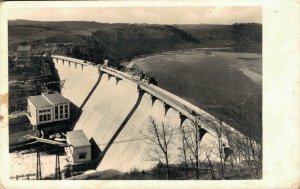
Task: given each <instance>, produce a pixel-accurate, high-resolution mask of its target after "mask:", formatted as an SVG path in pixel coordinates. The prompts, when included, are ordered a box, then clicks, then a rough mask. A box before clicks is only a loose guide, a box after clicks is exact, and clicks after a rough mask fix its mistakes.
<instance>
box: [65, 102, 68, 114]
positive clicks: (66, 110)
mask: <svg viewBox="0 0 300 189" xmlns="http://www.w3.org/2000/svg"><path fill="white" fill-rule="evenodd" d="M67 113H68V105H67V104H66V105H65V114H67Z"/></svg>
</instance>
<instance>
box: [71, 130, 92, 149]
mask: <svg viewBox="0 0 300 189" xmlns="http://www.w3.org/2000/svg"><path fill="white" fill-rule="evenodd" d="M67 138H68V139H69V141H70V145H73V147H80V146H90V145H91V144H90V142H89V140H88V138H87V137H86V135H85V134H84V132H83V131H82V130H75V131H69V132H67Z"/></svg>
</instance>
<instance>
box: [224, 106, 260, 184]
mask: <svg viewBox="0 0 300 189" xmlns="http://www.w3.org/2000/svg"><path fill="white" fill-rule="evenodd" d="M230 107H231V108H230V109H229V113H231V115H232V116H231V117H232V118H233V119H234V121H235V122H237V123H238V124H239V126H240V128H239V130H240V131H241V132H242V133H243V134H244V136H243V137H242V138H237V137H234V133H233V132H232V131H228V132H229V133H228V142H229V143H230V145H231V147H232V149H233V150H234V158H235V159H236V160H235V161H236V163H237V165H238V167H239V168H240V165H239V163H238V161H241V159H244V160H245V162H246V166H247V167H248V169H247V170H249V171H250V173H251V175H252V176H254V177H255V178H257V179H260V178H261V176H262V148H261V128H260V126H261V121H262V120H261V118H262V116H261V112H260V110H258V109H255V108H254V107H251V106H250V105H249V104H248V105H247V106H241V105H236V104H234V103H231V106H230ZM227 111H228V110H227Z"/></svg>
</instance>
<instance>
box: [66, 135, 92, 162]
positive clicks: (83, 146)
mask: <svg viewBox="0 0 300 189" xmlns="http://www.w3.org/2000/svg"><path fill="white" fill-rule="evenodd" d="M67 144H68V147H66V148H65V151H66V154H67V157H68V160H69V163H70V164H72V165H74V164H79V163H86V162H89V161H91V143H90V142H89V140H88V138H87V137H86V135H85V134H84V132H83V131H82V130H75V131H70V132H67Z"/></svg>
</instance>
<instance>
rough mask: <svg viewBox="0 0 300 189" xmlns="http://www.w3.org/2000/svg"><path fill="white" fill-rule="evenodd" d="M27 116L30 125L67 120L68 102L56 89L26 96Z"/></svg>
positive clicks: (68, 115)
mask: <svg viewBox="0 0 300 189" xmlns="http://www.w3.org/2000/svg"><path fill="white" fill-rule="evenodd" d="M27 111H28V114H27V116H28V118H29V120H30V123H31V125H40V124H44V123H50V122H56V121H62V120H68V119H69V117H70V102H69V100H68V99H66V98H64V97H63V96H62V95H61V94H59V93H58V92H56V91H52V92H45V93H42V95H38V96H30V97H29V98H28V107H27Z"/></svg>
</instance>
